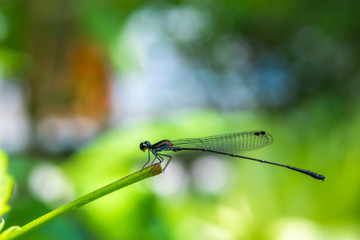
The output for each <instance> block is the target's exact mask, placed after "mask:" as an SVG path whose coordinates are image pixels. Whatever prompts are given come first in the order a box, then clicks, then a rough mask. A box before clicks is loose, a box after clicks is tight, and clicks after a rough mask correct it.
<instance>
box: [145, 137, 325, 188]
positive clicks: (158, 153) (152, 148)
mask: <svg viewBox="0 0 360 240" xmlns="http://www.w3.org/2000/svg"><path fill="white" fill-rule="evenodd" d="M272 142H273V138H272V136H271V135H270V134H269V133H267V132H264V131H249V132H237V133H230V134H223V135H216V136H210V137H204V138H183V139H179V140H168V139H165V140H162V141H160V142H157V143H155V144H151V143H150V142H149V141H145V142H142V143H140V149H141V150H142V151H144V152H145V150H148V161H147V162H146V164H145V165H144V167H145V166H146V165H147V164H148V163H149V162H150V160H151V156H150V152H151V153H152V154H153V155H154V156H155V158H154V160H153V161H152V163H153V162H154V161H155V160H156V159H157V160H158V161H159V162H160V163H161V162H163V161H164V157H167V158H168V160H167V162H166V164H165V167H164V170H165V169H166V167H167V166H168V165H169V163H170V161H171V159H172V156H170V155H166V154H163V153H162V152H163V151H173V152H178V151H183V150H193V151H203V152H211V153H217V154H223V155H227V156H230V157H237V158H244V159H248V160H252V161H257V162H261V163H267V164H272V165H275V166H280V167H284V168H288V169H291V170H294V171H297V172H300V173H304V174H306V175H308V176H310V177H313V178H315V179H319V180H323V181H324V180H325V176H323V175H321V174H318V173H315V172H312V171H309V170H305V169H301V168H297V167H293V166H289V165H284V164H280V163H274V162H269V161H265V160H261V159H256V158H251V157H245V156H240V155H236V154H234V153H237V152H244V151H249V150H254V149H258V148H262V147H265V146H267V145H269V144H271V143H272Z"/></svg>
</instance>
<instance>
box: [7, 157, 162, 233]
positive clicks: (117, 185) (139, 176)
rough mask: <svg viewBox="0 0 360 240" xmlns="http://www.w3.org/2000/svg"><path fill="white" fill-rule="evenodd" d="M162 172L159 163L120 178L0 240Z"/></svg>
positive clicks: (24, 231) (32, 228) (38, 225)
mask: <svg viewBox="0 0 360 240" xmlns="http://www.w3.org/2000/svg"><path fill="white" fill-rule="evenodd" d="M162 172H163V169H162V167H161V165H160V164H159V163H156V164H153V165H151V166H149V167H147V168H144V169H142V170H140V171H137V172H135V173H132V174H130V175H128V176H126V177H124V178H121V179H119V180H117V181H115V182H113V183H110V184H109V185H106V186H104V187H102V188H99V189H97V190H95V191H94V192H91V193H89V194H86V195H85V196H82V197H80V198H78V199H76V200H75V201H72V202H70V203H68V204H65V205H63V206H61V207H59V208H57V209H55V210H53V211H51V212H49V213H47V214H45V215H43V216H41V217H39V218H37V219H35V220H33V221H31V222H29V223H28V224H26V225H24V226H23V227H21V228H18V229H16V230H14V231H10V232H9V233H7V234H6V235H5V236H4V238H2V236H1V235H0V239H15V238H17V237H19V236H21V235H23V234H25V233H27V232H29V231H31V230H34V229H35V228H38V227H40V226H42V225H43V224H45V223H48V222H50V221H52V220H54V219H55V218H57V217H60V216H62V215H64V214H66V213H69V212H71V211H74V210H76V209H78V208H79V207H81V206H83V205H85V204H87V203H89V202H92V201H94V200H96V199H98V198H100V197H103V196H105V195H107V194H109V193H112V192H114V191H116V190H119V189H121V188H123V187H126V186H128V185H130V184H133V183H136V182H138V181H141V180H144V179H146V178H149V177H152V176H155V175H158V174H160V173H162Z"/></svg>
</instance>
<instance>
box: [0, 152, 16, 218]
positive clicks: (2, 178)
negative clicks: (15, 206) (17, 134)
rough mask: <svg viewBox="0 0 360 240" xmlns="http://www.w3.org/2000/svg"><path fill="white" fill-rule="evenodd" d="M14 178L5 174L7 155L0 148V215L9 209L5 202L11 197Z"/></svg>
mask: <svg viewBox="0 0 360 240" xmlns="http://www.w3.org/2000/svg"><path fill="white" fill-rule="evenodd" d="M13 184H14V180H13V178H12V177H11V176H10V175H8V174H7V156H6V154H5V153H4V152H3V151H1V150H0V216H1V215H3V214H5V213H7V212H8V211H9V210H10V206H9V205H8V204H7V202H8V200H9V198H10V197H11V193H12V188H13Z"/></svg>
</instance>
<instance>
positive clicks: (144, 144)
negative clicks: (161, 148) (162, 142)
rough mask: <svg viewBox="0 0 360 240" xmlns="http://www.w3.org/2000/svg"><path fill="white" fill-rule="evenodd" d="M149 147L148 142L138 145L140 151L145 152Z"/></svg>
mask: <svg viewBox="0 0 360 240" xmlns="http://www.w3.org/2000/svg"><path fill="white" fill-rule="evenodd" d="M149 146H150V142H149V141H145V142H142V143H140V150H141V151H143V152H145V150H146V149H148V148H149Z"/></svg>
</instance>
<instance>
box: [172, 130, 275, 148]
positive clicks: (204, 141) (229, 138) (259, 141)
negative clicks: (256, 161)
mask: <svg viewBox="0 0 360 240" xmlns="http://www.w3.org/2000/svg"><path fill="white" fill-rule="evenodd" d="M272 142H273V137H272V136H271V135H270V134H269V133H267V132H265V131H249V132H237V133H230V134H222V135H216V136H210V137H203V138H183V139H179V140H174V141H171V143H172V144H173V147H181V148H201V149H209V150H214V151H220V152H227V153H237V152H244V151H249V150H254V149H258V148H262V147H265V146H267V145H269V144H271V143H272Z"/></svg>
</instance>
